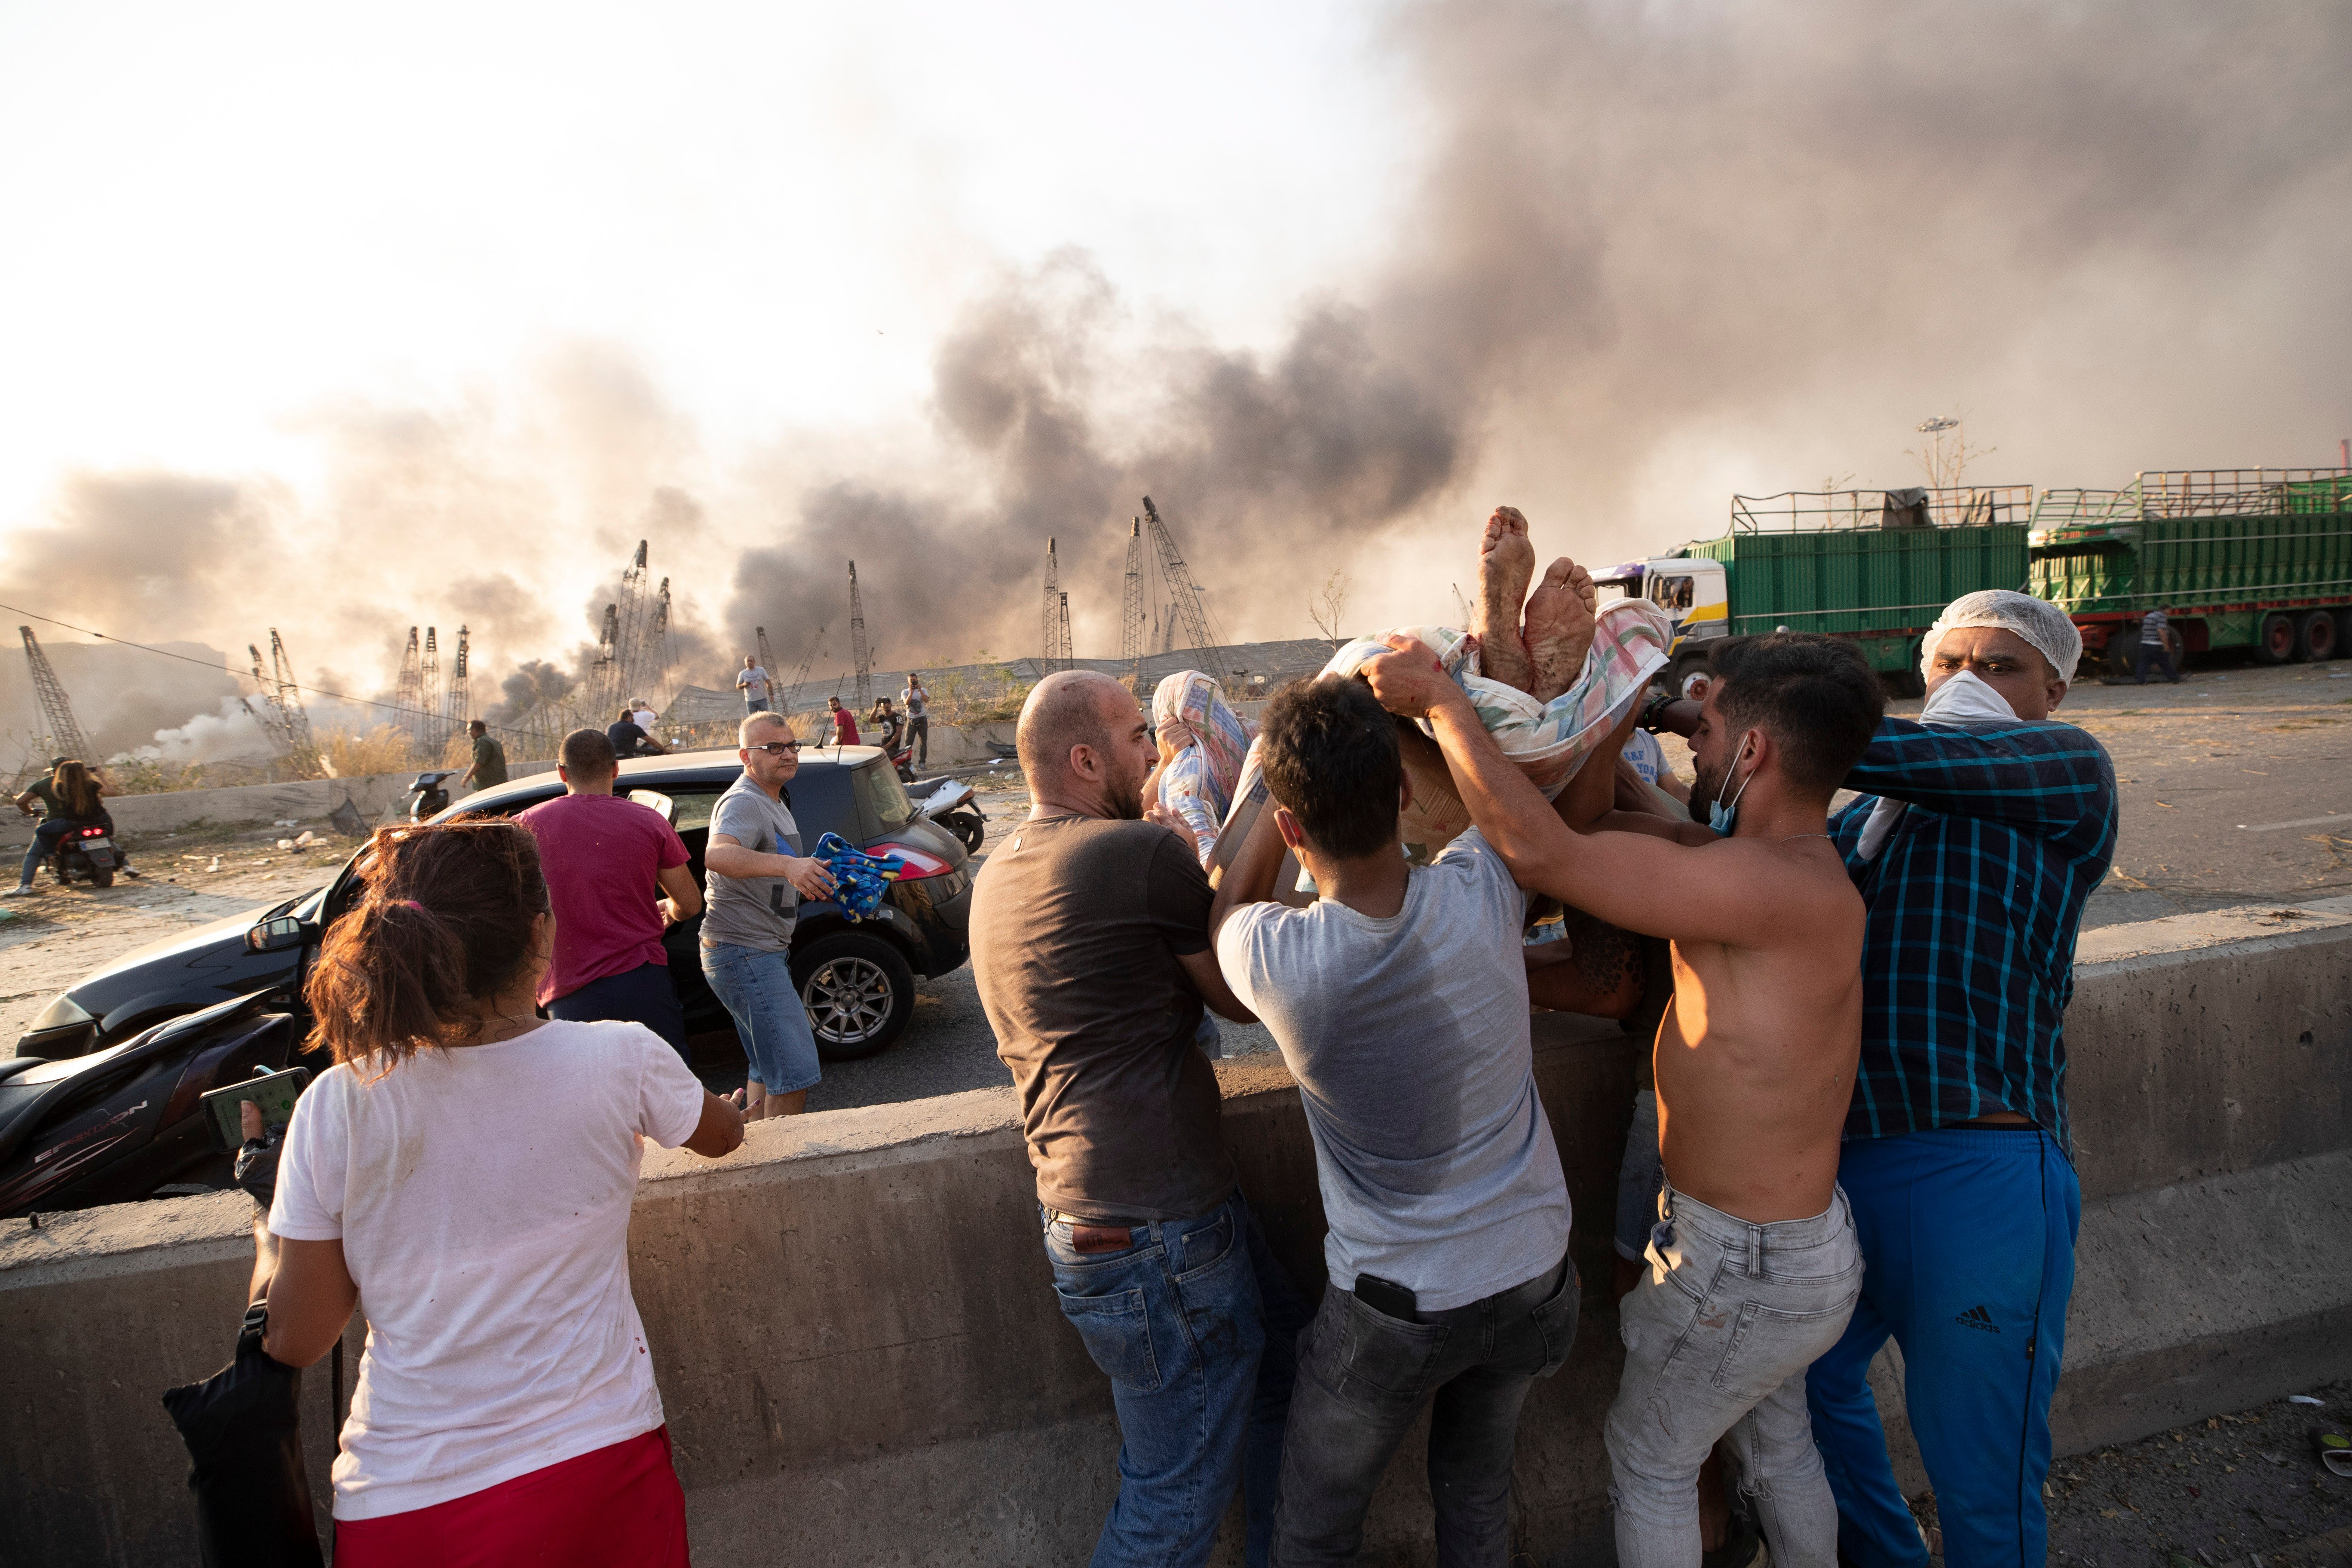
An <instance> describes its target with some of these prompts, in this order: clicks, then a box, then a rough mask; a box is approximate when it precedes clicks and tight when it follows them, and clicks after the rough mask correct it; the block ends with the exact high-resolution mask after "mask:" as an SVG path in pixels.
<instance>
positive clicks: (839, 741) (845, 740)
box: [824, 697, 857, 746]
mask: <svg viewBox="0 0 2352 1568" xmlns="http://www.w3.org/2000/svg"><path fill="white" fill-rule="evenodd" d="M824 706H825V712H826V714H827V715H828V716H829V717H830V718H831V719H832V720H833V743H834V744H835V745H836V746H854V745H856V744H857V715H856V714H855V713H852V712H851V711H850V710H848V709H846V708H844V707H843V706H842V705H841V699H840V698H838V697H828V698H826V699H825V700H824Z"/></svg>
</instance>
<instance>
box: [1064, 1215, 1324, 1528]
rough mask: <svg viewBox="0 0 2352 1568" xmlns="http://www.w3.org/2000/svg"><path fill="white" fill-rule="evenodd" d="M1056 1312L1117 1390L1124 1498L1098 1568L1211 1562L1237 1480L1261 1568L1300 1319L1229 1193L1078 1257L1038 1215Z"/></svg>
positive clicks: (1276, 1267)
mask: <svg viewBox="0 0 2352 1568" xmlns="http://www.w3.org/2000/svg"><path fill="white" fill-rule="evenodd" d="M1041 1217H1042V1218H1043V1219H1044V1220H1045V1257H1046V1258H1047V1260H1048V1261H1050V1262H1051V1263H1052V1264H1053V1266H1054V1293H1055V1295H1056V1296H1057V1297H1059V1298H1060V1300H1061V1307H1062V1315H1063V1316H1064V1317H1066V1318H1067V1319H1068V1320H1069V1321H1070V1322H1071V1324H1072V1326H1073V1327H1075V1328H1076V1330H1077V1331H1078V1337H1079V1338H1080V1339H1081V1340H1083V1341H1085V1342H1086V1347H1087V1354H1088V1355H1090V1356H1092V1357H1093V1358H1094V1363H1095V1365H1096V1366H1097V1367H1099V1368H1101V1369H1102V1373H1103V1375H1104V1376H1106V1377H1108V1378H1109V1379H1110V1393H1111V1403H1112V1405H1114V1406H1115V1407H1116V1408H1117V1409H1118V1436H1119V1445H1118V1499H1117V1500H1115V1501H1114V1502H1112V1504H1111V1509H1110V1517H1109V1518H1108V1519H1106V1520H1105V1521H1103V1528H1102V1535H1101V1537H1100V1538H1099V1539H1098V1540H1097V1541H1096V1542H1095V1554H1094V1568H1127V1565H1129V1564H1142V1563H1150V1564H1153V1565H1155V1568H1180V1565H1192V1564H1198V1563H1205V1562H1207V1561H1208V1558H1209V1550H1210V1548H1211V1547H1213V1545H1215V1544H1216V1540H1217V1526H1218V1524H1219V1523H1220V1522H1221V1521H1223V1518H1224V1513H1225V1505H1226V1503H1227V1502H1228V1501H1230V1500H1232V1498H1233V1495H1234V1483H1235V1482H1236V1481H1239V1482H1240V1483H1241V1486H1242V1493H1243V1500H1244V1506H1245V1507H1246V1509H1247V1510H1248V1515H1249V1542H1248V1552H1247V1554H1248V1561H1249V1563H1250V1568H1264V1564H1265V1560H1266V1548H1267V1543H1268V1542H1269V1540H1270V1539H1271V1537H1272V1534H1273V1531H1274V1497H1275V1489H1276V1485H1277V1484H1278V1482H1279V1480H1280V1478H1281V1474H1282V1429H1283V1424H1284V1422H1285V1421H1286V1420H1287V1419H1288V1417H1289V1414H1290V1385H1291V1380H1292V1378H1293V1376H1294V1374H1295V1371H1296V1367H1297V1359H1296V1354H1297V1352H1296V1344H1297V1337H1298V1331H1299V1329H1300V1328H1301V1327H1302V1326H1303V1325H1304V1323H1305V1321H1306V1317H1307V1313H1306V1309H1305V1307H1304V1306H1303V1305H1302V1304H1301V1303H1300V1301H1299V1300H1298V1297H1297V1293H1296V1292H1295V1291H1294V1290H1293V1289H1291V1286H1290V1281H1289V1279H1287V1278H1286V1277H1285V1276H1284V1274H1283V1272H1282V1266H1281V1265H1280V1264H1278V1263H1276V1261H1275V1259H1274V1254H1273V1253H1272V1252H1271V1251H1269V1250H1268V1249H1267V1247H1266V1245H1265V1235H1264V1234H1263V1233H1262V1232H1260V1231H1259V1229H1258V1227H1257V1222H1256V1220H1255V1218H1253V1217H1252V1215H1251V1214H1250V1211H1249V1205H1247V1204H1246V1203H1244V1201H1243V1200H1242V1195H1241V1194H1239V1193H1235V1194H1234V1195H1233V1196H1232V1197H1230V1198H1227V1199H1226V1200H1225V1201H1224V1202H1223V1203H1222V1204H1220V1205H1217V1206H1216V1207H1215V1208H1213V1209H1211V1210H1210V1211H1209V1212H1208V1213H1206V1214H1202V1215H1193V1216H1192V1218H1190V1219H1171V1220H1153V1221H1150V1222H1148V1223H1146V1224H1141V1225H1136V1226H1130V1227H1129V1237H1131V1245H1129V1246H1128V1247H1122V1248H1121V1249H1119V1250H1118V1251H1116V1252H1095V1253H1087V1254H1083V1255H1082V1254H1080V1253H1079V1252H1078V1251H1077V1250H1076V1248H1075V1247H1072V1245H1071V1242H1070V1236H1071V1225H1070V1222H1069V1221H1068V1220H1066V1219H1064V1218H1060V1217H1057V1216H1055V1215H1054V1214H1053V1213H1052V1212H1051V1211H1041Z"/></svg>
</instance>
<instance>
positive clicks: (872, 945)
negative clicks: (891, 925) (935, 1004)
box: [793, 931, 915, 1062]
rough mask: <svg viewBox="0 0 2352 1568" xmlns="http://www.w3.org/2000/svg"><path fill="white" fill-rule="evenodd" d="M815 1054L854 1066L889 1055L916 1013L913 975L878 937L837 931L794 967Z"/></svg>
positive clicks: (902, 958)
mask: <svg viewBox="0 0 2352 1568" xmlns="http://www.w3.org/2000/svg"><path fill="white" fill-rule="evenodd" d="M793 978H794V979H795V980H796V981H797V982H798V983H799V985H800V990H801V1000H802V1001H803V1003H805V1004H806V1005H807V1006H808V1014H809V1027H810V1028H811V1029H812V1030H814V1032H815V1034H816V1054H817V1055H818V1056H820V1057H823V1058H824V1059H825V1060H826V1061H829V1062H853V1061H856V1060H858V1059H859V1058H864V1057H870V1056H874V1055H876V1054H877V1053H879V1052H882V1051H886V1050H888V1049H889V1048H890V1047H891V1045H892V1043H893V1042H895V1041H896V1040H897V1039H898V1036H899V1034H900V1032H901V1031H903V1030H904V1029H905V1028H906V1026H907V1019H908V1017H909V1016H911V1015H912V1014H913V1013H914V1010H915V972H914V970H913V969H911V968H909V967H908V963H907V959H906V955H905V954H903V953H901V952H899V951H898V949H897V948H896V947H894V946H892V945H891V944H890V943H889V942H886V941H885V940H883V939H882V938H880V937H878V936H867V935H866V934H865V933H864V932H863V931H836V932H835V933H834V934H833V935H831V936H828V937H824V938H822V939H820V940H818V941H816V942H811V943H810V944H809V948H808V951H807V952H803V953H801V954H800V955H799V956H798V957H797V958H795V960H794V961H793Z"/></svg>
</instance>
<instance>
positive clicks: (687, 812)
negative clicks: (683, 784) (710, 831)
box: [669, 789, 720, 835]
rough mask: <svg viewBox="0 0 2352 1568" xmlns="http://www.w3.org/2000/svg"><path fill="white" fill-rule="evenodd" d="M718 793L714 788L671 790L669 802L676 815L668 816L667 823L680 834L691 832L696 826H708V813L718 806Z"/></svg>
mask: <svg viewBox="0 0 2352 1568" xmlns="http://www.w3.org/2000/svg"><path fill="white" fill-rule="evenodd" d="M719 793H720V792H719V791H718V790H715V789H712V790H694V791H688V790H682V789H680V790H672V791H671V792H670V802H671V804H672V805H674V806H675V807H676V808H677V816H673V817H672V818H670V824H669V825H670V826H672V827H675V828H677V830H678V832H679V833H680V834H681V835H684V834H688V833H691V832H692V831H694V829H696V828H698V827H708V826H710V814H711V813H712V812H714V811H716V810H717V809H718V808H719Z"/></svg>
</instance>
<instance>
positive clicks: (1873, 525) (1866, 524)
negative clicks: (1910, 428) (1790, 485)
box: [1731, 485, 2033, 533]
mask: <svg viewBox="0 0 2352 1568" xmlns="http://www.w3.org/2000/svg"><path fill="white" fill-rule="evenodd" d="M2032 510H2033V487H2032V485H1967V486H1948V487H1946V488H1944V489H1926V488H1924V487H1923V488H1918V489H1888V490H1783V491H1782V492H1780V494H1779V495H1769V496H1738V495H1736V496H1733V497H1732V498H1731V531H1733V532H1734V533H1810V532H1815V531H1847V530H1866V529H1880V528H1986V527H1992V526H1996V525H2000V524H2009V525H2011V526H2015V525H2018V524H2021V523H2023V522H2024V521H2026V519H2027V518H2028V517H2029V516H2030V515H2031V514H2032Z"/></svg>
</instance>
